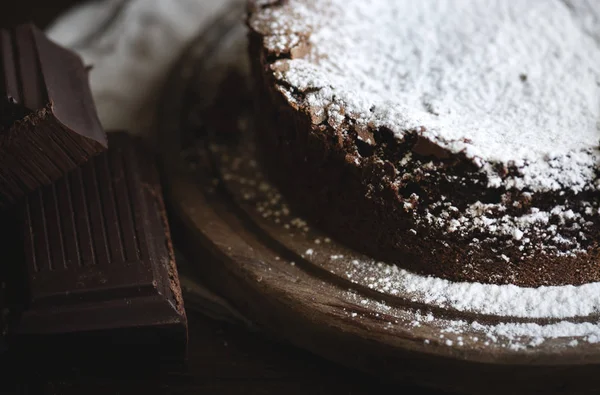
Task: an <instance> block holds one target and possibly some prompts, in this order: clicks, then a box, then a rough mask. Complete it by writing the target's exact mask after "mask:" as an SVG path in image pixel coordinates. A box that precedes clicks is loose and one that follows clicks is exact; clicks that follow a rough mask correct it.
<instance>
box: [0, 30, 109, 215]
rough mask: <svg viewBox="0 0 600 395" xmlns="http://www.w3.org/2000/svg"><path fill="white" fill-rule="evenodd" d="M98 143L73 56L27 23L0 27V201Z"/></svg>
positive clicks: (65, 168)
mask: <svg viewBox="0 0 600 395" xmlns="http://www.w3.org/2000/svg"><path fill="white" fill-rule="evenodd" d="M106 148H107V139H106V134H105V133H104V130H103V129H102V126H101V124H100V121H99V119H98V115H97V113H96V108H95V105H94V102H93V98H92V94H91V90H90V86H89V81H88V73H87V70H86V68H85V66H84V64H83V62H82V60H81V59H80V58H79V56H77V55H76V54H75V53H73V52H71V51H69V50H67V49H65V48H62V47H60V46H58V45H57V44H55V43H53V42H52V41H50V40H49V39H48V38H46V37H45V36H44V34H43V33H42V32H41V31H40V30H38V29H37V28H36V27H35V26H33V25H31V24H28V25H21V26H18V27H16V28H14V29H12V30H3V29H2V30H0V208H2V207H6V206H8V205H11V204H13V203H14V202H15V201H17V200H18V199H19V198H21V197H22V196H24V195H25V194H27V193H28V192H31V191H33V190H35V189H36V188H38V187H40V186H43V185H49V184H51V183H52V182H53V181H55V180H57V179H59V178H60V177H62V176H63V175H64V174H66V173H67V172H69V171H71V170H73V169H75V168H76V167H78V166H80V165H82V164H84V163H85V162H87V161H88V160H89V158H90V157H92V156H94V155H96V154H99V153H100V152H102V151H104V150H106Z"/></svg>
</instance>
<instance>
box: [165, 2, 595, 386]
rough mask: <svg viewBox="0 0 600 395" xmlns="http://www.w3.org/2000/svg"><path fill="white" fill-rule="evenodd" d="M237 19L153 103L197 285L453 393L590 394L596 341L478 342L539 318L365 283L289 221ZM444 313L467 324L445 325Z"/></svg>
mask: <svg viewBox="0 0 600 395" xmlns="http://www.w3.org/2000/svg"><path fill="white" fill-rule="evenodd" d="M242 19H243V10H242V7H241V6H238V7H235V8H233V9H231V10H230V11H229V12H228V13H226V14H225V15H224V16H222V17H221V18H219V19H218V20H217V21H216V22H215V24H214V25H213V26H212V27H210V28H209V29H208V30H207V31H206V32H205V33H204V34H202V35H201V36H200V37H199V38H198V39H197V40H196V41H195V42H194V43H193V44H192V45H191V46H190V48H189V50H188V51H187V52H186V53H185V55H184V56H183V58H182V59H181V61H180V62H179V64H178V65H177V66H176V67H175V68H174V71H173V73H172V76H171V78H170V80H169V82H168V84H167V86H166V90H165V92H164V96H163V97H164V100H163V101H162V104H161V108H160V109H159V111H160V118H161V121H160V125H159V142H160V150H161V165H162V170H163V176H164V184H165V192H166V195H167V196H166V197H167V201H168V203H169V206H170V214H171V220H172V222H173V227H174V235H175V242H176V244H177V246H178V248H179V249H181V250H182V251H183V252H184V253H186V255H187V258H188V260H189V261H190V263H191V264H192V266H193V269H194V270H195V273H196V275H197V276H200V277H201V279H202V282H203V283H206V284H208V285H210V286H211V288H213V289H215V290H216V291H218V292H219V293H220V294H222V295H223V296H225V297H226V298H227V299H228V300H229V301H230V302H231V303H232V304H233V305H234V306H235V307H236V308H237V309H239V310H240V311H241V312H242V313H243V314H244V315H245V316H247V317H248V318H249V319H250V320H252V321H253V322H254V323H256V324H257V325H258V326H259V327H260V328H261V329H262V330H264V331H265V332H268V333H269V334H272V335H273V336H277V337H279V338H283V339H285V340H287V341H289V342H291V343H293V344H295V345H297V346H300V347H303V348H306V349H308V350H311V351H313V352H314V353H316V354H319V355H322V356H324V357H326V358H329V359H331V360H334V361H337V362H339V363H342V364H344V365H347V366H349V367H353V368H357V369H360V370H363V371H367V372H370V373H372V374H374V375H375V376H380V377H385V378H389V379H394V380H403V381H405V382H410V383H415V384H419V385H425V386H430V387H437V388H440V389H444V390H449V391H455V392H461V393H482V394H483V393H485V394H496V393H497V394H505V393H531V392H534V391H543V392H544V393H559V392H562V393H564V391H569V393H588V392H589V393H593V392H595V390H596V388H598V386H599V385H600V376H598V375H597V374H595V371H596V370H597V369H598V367H599V366H600V344H598V343H596V344H591V343H589V342H586V341H583V340H584V339H574V338H556V339H550V340H546V341H544V342H543V343H542V344H540V345H537V346H535V347H511V345H514V344H528V343H530V342H531V339H528V338H517V339H515V338H511V339H508V338H507V339H502V338H497V339H495V341H482V339H486V336H487V335H488V332H486V330H484V329H482V327H484V326H485V325H494V324H497V323H502V322H505V321H506V322H522V323H532V324H544V323H546V324H547V323H549V322H546V321H541V320H539V319H538V320H535V319H526V318H516V317H497V316H489V315H481V314H477V313H468V312H461V311H457V310H453V309H451V308H443V307H440V306H437V305H433V304H431V305H429V304H427V303H423V302H418V301H417V302H415V301H414V298H413V297H412V295H410V294H409V293H408V292H407V293H402V292H400V293H396V294H393V293H390V292H385V291H382V290H381V289H378V288H377V287H373V286H372V283H373V281H375V282H376V281H377V278H376V277H377V272H367V273H361V271H360V270H361V269H357V267H356V263H357V261H358V262H363V261H365V260H368V257H364V256H361V255H360V254H357V253H356V252H353V251H352V250H350V249H348V248H347V247H345V246H343V245H342V244H339V243H336V242H335V241H330V240H329V239H327V236H326V235H324V234H321V233H320V232H319V231H318V230H314V229H311V228H310V225H309V224H306V223H305V222H303V221H302V220H301V219H298V218H295V216H294V214H293V212H290V210H289V208H288V207H287V205H286V204H285V200H284V198H283V197H281V196H280V195H279V194H278V193H277V191H276V189H274V188H273V187H272V186H269V185H268V182H266V180H264V179H263V178H262V173H261V171H260V167H259V166H258V164H257V160H256V158H255V157H254V150H253V148H252V145H253V144H252V137H251V136H252V110H251V107H252V103H251V93H250V90H251V88H249V86H250V85H251V84H250V81H249V77H248V74H249V71H248V64H247V61H246V41H245V40H246V38H245V34H246V30H245V27H244V25H243V22H242ZM362 266H364V265H362ZM362 266H361V267H362ZM367 274H368V276H367ZM415 317H417V318H415ZM418 317H421V318H422V317H428V318H427V319H420V318H418ZM576 321H577V322H582V321H583V322H590V323H592V324H596V323H597V322H598V317H584V318H582V319H579V320H576ZM457 322H461V323H463V324H465V323H466V325H462V326H461V329H460V331H457V330H451V329H450V330H449V328H456V323H457ZM473 322H477V323H480V324H482V325H480V326H475V327H473V326H472V325H469V323H473ZM550 323H551V322H550ZM487 338H488V339H489V336H488V337H487ZM573 340H579V345H578V346H573V343H572V342H573ZM569 344H571V345H570V346H569Z"/></svg>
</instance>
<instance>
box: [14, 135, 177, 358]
mask: <svg viewBox="0 0 600 395" xmlns="http://www.w3.org/2000/svg"><path fill="white" fill-rule="evenodd" d="M109 141H110V144H111V149H110V150H109V151H108V152H107V153H104V154H102V155H100V156H98V157H97V158H94V159H93V160H92V161H91V162H90V163H88V164H86V165H85V166H84V167H82V168H80V169H77V170H75V171H73V172H71V173H69V174H68V175H67V176H66V177H64V178H62V179H61V180H59V181H58V182H56V183H55V184H52V185H51V186H49V187H45V188H42V189H40V190H38V191H36V192H34V193H32V194H30V195H29V196H28V197H27V198H26V201H25V204H24V219H23V222H24V224H25V229H24V246H25V262H26V267H27V270H26V271H27V273H26V277H27V285H26V287H25V291H24V295H22V296H23V299H24V300H25V302H24V303H21V305H20V306H16V309H17V313H16V314H15V315H16V317H15V318H14V320H13V321H12V323H11V326H10V329H9V339H10V341H11V343H10V344H11V346H13V345H15V347H16V349H20V348H22V347H28V348H32V345H35V348H37V349H39V348H41V349H43V348H47V347H49V346H50V347H52V345H53V344H54V343H57V344H72V343H73V342H79V341H81V342H83V343H82V344H85V349H86V350H90V349H92V347H94V346H96V348H98V347H102V348H103V347H105V346H108V347H112V348H114V347H115V346H117V345H118V347H117V348H119V349H122V350H121V351H120V352H121V353H124V352H125V351H123V350H131V348H132V347H134V346H135V347H137V348H140V349H142V350H143V349H144V348H147V349H152V352H153V353H154V352H155V351H156V349H157V348H160V349H161V350H162V351H161V354H163V353H168V354H173V355H174V356H177V355H179V356H183V355H184V351H185V348H186V343H187V319H186V315H185V311H184V306H183V300H182V296H181V288H180V285H179V279H178V274H177V268H176V266H175V257H174V253H173V248H172V244H171V239H170V234H169V226H168V222H167V218H166V213H165V209H164V205H163V200H162V192H161V188H160V184H159V180H158V175H157V172H156V169H155V167H154V164H153V162H152V161H151V160H150V158H149V156H148V155H147V154H146V153H144V152H143V150H142V148H141V146H140V145H139V144H137V143H136V142H135V141H134V140H133V139H132V138H131V137H129V136H128V135H126V134H123V133H117V134H114V133H111V134H110V138H109ZM33 351H35V350H33ZM96 351H98V350H96ZM102 351H105V350H102ZM119 355H121V354H119Z"/></svg>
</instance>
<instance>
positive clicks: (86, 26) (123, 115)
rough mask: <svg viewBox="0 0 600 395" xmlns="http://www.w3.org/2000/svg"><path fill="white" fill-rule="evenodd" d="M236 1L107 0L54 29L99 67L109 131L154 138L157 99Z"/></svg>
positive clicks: (96, 77) (95, 79)
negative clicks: (197, 41) (199, 39)
mask: <svg viewBox="0 0 600 395" xmlns="http://www.w3.org/2000/svg"><path fill="white" fill-rule="evenodd" d="M232 1H233V0H102V1H94V2H89V3H86V4H84V5H82V6H80V7H78V8H76V9H74V10H72V11H70V12H68V13H67V14H65V15H63V16H62V17H60V18H59V19H58V20H57V21H56V22H55V23H54V24H53V25H52V26H50V28H49V29H48V34H49V36H50V37H51V38H52V39H53V40H55V41H56V42H58V43H60V44H62V45H65V46H67V47H69V48H71V49H74V50H75V51H76V52H78V53H79V54H80V55H81V56H82V57H83V59H84V61H85V62H86V64H88V65H91V66H93V69H92V71H91V73H90V83H91V86H92V92H93V94H94V100H95V102H96V106H97V108H98V114H99V116H100V120H101V121H102V124H103V126H104V128H105V129H107V130H114V129H119V130H127V131H129V132H130V133H133V134H136V135H140V136H143V137H145V138H148V139H150V141H153V138H154V134H153V133H154V128H153V125H154V124H155V122H154V121H155V117H156V112H157V99H158V95H159V93H160V91H161V89H162V87H163V83H164V81H165V78H166V76H167V75H168V72H169V70H170V69H171V67H172V66H173V64H174V62H175V61H176V60H177V59H178V58H179V56H180V55H181V53H182V51H183V50H184V49H185V47H186V45H187V44H188V43H189V42H190V40H191V39H193V38H194V37H195V36H196V35H197V34H199V33H200V32H201V31H202V30H203V29H205V28H206V27H207V25H208V24H209V22H210V21H211V20H213V19H214V17H215V16H216V15H217V14H218V13H219V12H223V11H224V10H225V8H226V7H227V6H229V5H230V4H231V3H232Z"/></svg>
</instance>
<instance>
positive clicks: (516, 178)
mask: <svg viewBox="0 0 600 395" xmlns="http://www.w3.org/2000/svg"><path fill="white" fill-rule="evenodd" d="M263 3H265V4H267V3H273V2H272V1H271V2H269V1H266V2H263ZM275 3H277V2H275ZM265 4H263V5H265ZM582 7H591V8H592V9H593V10H595V11H598V9H600V3H598V2H589V4H587V3H586V4H584V2H577V1H570V2H567V3H565V2H561V1H558V0H553V1H548V0H536V1H524V0H517V1H501V0H496V1H480V0H470V1H461V2H446V1H438V0H424V1H418V2H415V1H411V0H403V1H398V0H376V1H370V2H364V1H360V0H355V1H347V0H326V1H314V0H290V1H287V2H285V3H283V5H281V6H274V7H264V9H263V10H262V11H260V12H256V13H255V14H254V16H253V18H252V19H251V21H250V24H251V26H252V27H253V28H254V29H255V30H256V31H258V32H260V33H261V34H264V35H265V45H266V46H267V48H268V49H269V50H271V51H272V52H273V53H275V54H278V53H282V52H286V51H288V52H289V51H291V54H292V59H281V60H279V61H277V62H275V63H274V64H273V70H274V74H275V76H276V78H278V79H279V80H280V81H281V82H282V83H281V86H280V89H281V91H282V92H283V93H284V95H286V97H287V98H288V100H289V101H290V103H292V104H293V105H295V106H302V107H305V108H307V109H308V110H309V111H310V112H311V113H312V115H313V121H314V122H315V123H322V122H328V123H329V124H330V125H332V126H339V125H340V124H341V122H342V121H343V120H344V119H345V118H346V117H347V116H349V117H351V118H352V119H353V120H355V121H356V125H357V126H358V127H370V128H378V127H388V128H390V129H391V130H393V131H394V132H395V134H396V135H397V136H398V137H399V138H403V136H404V135H405V134H406V133H409V132H414V131H417V130H418V131H419V133H421V134H422V136H424V137H426V138H428V139H430V140H431V141H433V142H435V143H436V144H437V145H439V146H440V147H443V148H444V149H447V150H449V151H451V152H454V153H460V152H462V153H464V154H465V155H466V156H467V157H468V158H470V159H471V160H472V161H473V162H474V163H475V164H476V165H477V166H479V167H480V169H481V171H483V172H484V173H485V174H486V175H487V180H488V184H489V186H490V187H505V188H507V189H508V188H516V189H520V190H530V191H534V192H538V191H551V190H561V189H564V188H568V189H571V190H573V191H575V192H579V191H582V190H586V189H593V188H596V185H595V182H596V178H597V177H596V174H595V168H596V166H597V164H598V160H599V158H600V155H599V151H598V145H599V138H600V133H599V131H598V120H599V111H600V88H599V84H600V49H599V47H598V42H599V41H598V36H599V35H598V31H599V29H598V23H597V22H598V20H597V18H596V19H594V18H591V16H592V15H594V14H592V13H589V12H587V13H586V12H583V11H581V9H582ZM595 15H598V12H596V13H595ZM482 20H485V23H481V21H482ZM298 93H301V94H300V95H298ZM507 168H510V169H514V170H515V171H514V172H511V174H509V175H507V174H505V172H504V170H500V171H499V170H498V169H507Z"/></svg>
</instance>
